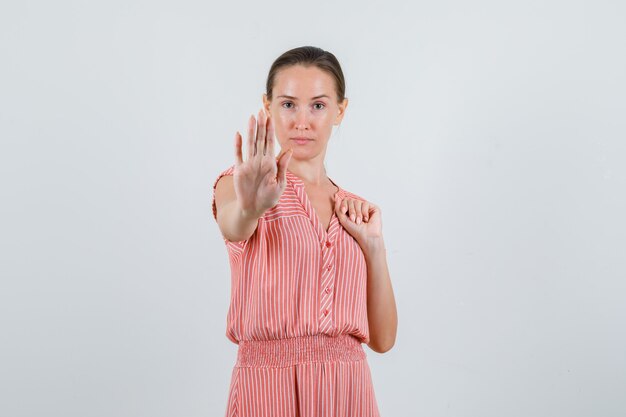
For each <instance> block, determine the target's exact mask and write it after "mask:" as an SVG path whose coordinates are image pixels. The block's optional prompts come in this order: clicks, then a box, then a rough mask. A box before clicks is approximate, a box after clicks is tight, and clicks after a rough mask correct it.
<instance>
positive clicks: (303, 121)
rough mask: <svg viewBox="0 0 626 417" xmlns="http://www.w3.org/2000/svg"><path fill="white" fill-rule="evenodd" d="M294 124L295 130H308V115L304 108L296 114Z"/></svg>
mask: <svg viewBox="0 0 626 417" xmlns="http://www.w3.org/2000/svg"><path fill="white" fill-rule="evenodd" d="M294 117H295V124H296V126H295V127H296V130H308V129H309V114H308V112H307V109H306V108H301V109H299V110H298V111H297V112H296V115H295V116H294Z"/></svg>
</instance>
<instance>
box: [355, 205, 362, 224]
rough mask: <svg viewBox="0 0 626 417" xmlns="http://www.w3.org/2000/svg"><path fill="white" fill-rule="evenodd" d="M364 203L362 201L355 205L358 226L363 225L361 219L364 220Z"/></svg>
mask: <svg viewBox="0 0 626 417" xmlns="http://www.w3.org/2000/svg"><path fill="white" fill-rule="evenodd" d="M362 206H363V202H362V201H360V200H359V201H356V202H355V203H354V210H355V213H354V215H355V217H356V224H361V219H362V218H363V208H362Z"/></svg>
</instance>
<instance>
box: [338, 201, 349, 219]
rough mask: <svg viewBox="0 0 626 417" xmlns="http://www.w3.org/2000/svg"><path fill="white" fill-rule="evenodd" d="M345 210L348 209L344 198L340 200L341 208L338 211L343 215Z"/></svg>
mask: <svg viewBox="0 0 626 417" xmlns="http://www.w3.org/2000/svg"><path fill="white" fill-rule="evenodd" d="M347 210H348V202H347V201H346V200H345V199H343V200H342V201H341V209H340V212H341V214H344V215H345V214H346V211H347Z"/></svg>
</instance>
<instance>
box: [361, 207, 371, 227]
mask: <svg viewBox="0 0 626 417" xmlns="http://www.w3.org/2000/svg"><path fill="white" fill-rule="evenodd" d="M369 209H370V205H369V203H363V206H362V207H361V213H362V214H363V221H364V222H367V221H369Z"/></svg>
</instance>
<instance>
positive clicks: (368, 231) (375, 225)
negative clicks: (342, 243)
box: [335, 198, 383, 250]
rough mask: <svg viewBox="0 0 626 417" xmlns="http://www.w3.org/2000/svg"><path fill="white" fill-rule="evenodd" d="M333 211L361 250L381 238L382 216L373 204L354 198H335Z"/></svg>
mask: <svg viewBox="0 0 626 417" xmlns="http://www.w3.org/2000/svg"><path fill="white" fill-rule="evenodd" d="M335 213H337V218H339V222H340V223H341V225H342V226H343V227H344V228H345V229H346V231H347V232H348V233H349V234H350V235H351V236H352V237H353V238H354V239H355V240H356V241H357V243H358V244H359V245H360V246H361V248H363V250H366V249H367V248H368V247H369V246H371V245H375V244H377V243H378V242H379V241H380V240H381V239H382V235H383V232H382V227H383V223H382V216H381V212H380V208H379V207H378V206H376V205H375V204H372V203H370V202H368V201H362V200H357V199H354V198H337V199H336V200H335Z"/></svg>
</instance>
